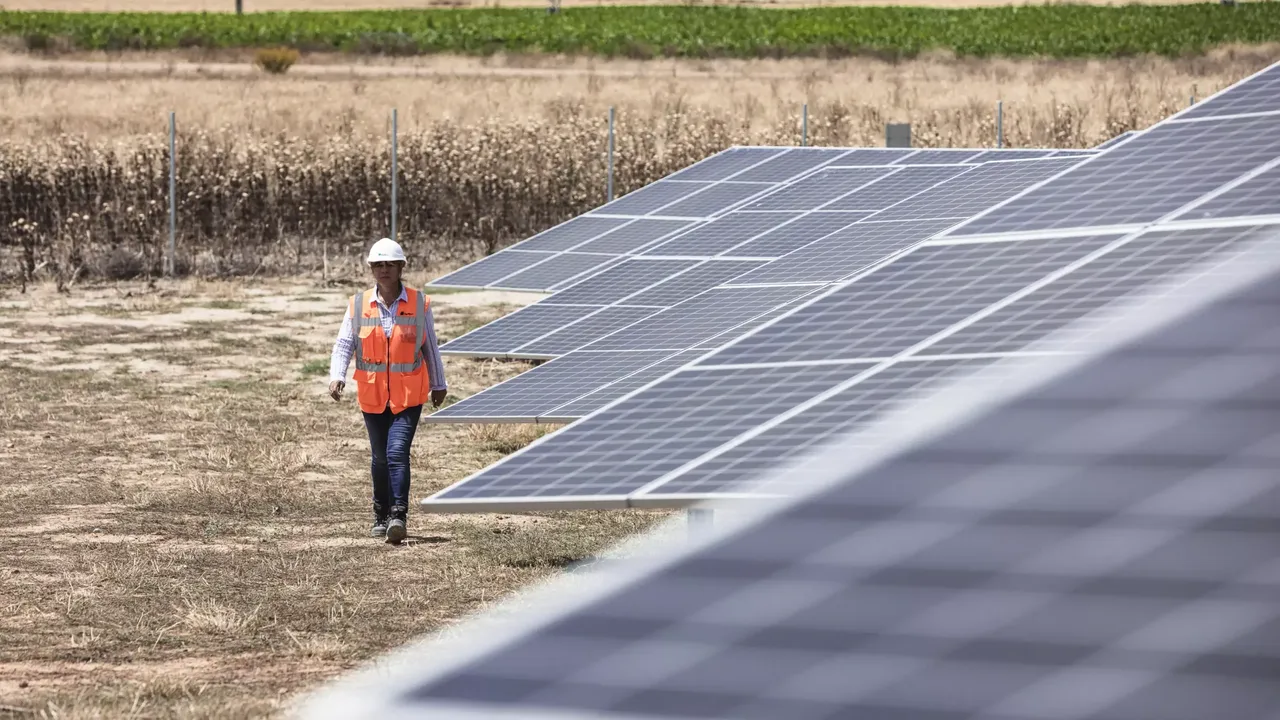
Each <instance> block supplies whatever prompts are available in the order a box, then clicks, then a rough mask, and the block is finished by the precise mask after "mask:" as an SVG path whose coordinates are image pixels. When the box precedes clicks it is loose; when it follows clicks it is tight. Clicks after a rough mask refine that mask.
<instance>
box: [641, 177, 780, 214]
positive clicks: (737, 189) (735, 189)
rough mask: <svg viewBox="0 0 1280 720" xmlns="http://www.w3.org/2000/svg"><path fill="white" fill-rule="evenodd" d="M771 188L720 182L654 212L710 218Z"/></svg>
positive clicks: (755, 184) (768, 186)
mask: <svg viewBox="0 0 1280 720" xmlns="http://www.w3.org/2000/svg"><path fill="white" fill-rule="evenodd" d="M773 188H774V185H771V184H768V183H743V182H734V181H725V182H720V183H716V184H715V185H712V186H711V187H709V188H707V189H706V190H703V191H702V192H700V193H698V194H696V195H690V196H689V197H687V198H685V199H684V200H681V201H679V202H676V203H673V204H671V205H668V206H666V207H664V208H662V209H661V210H659V211H655V212H656V213H657V214H659V215H670V216H671V217H711V216H712V215H715V214H716V213H719V212H723V211H724V210H726V209H728V208H730V207H732V206H733V205H735V204H737V203H739V202H742V201H743V200H746V199H747V198H749V197H751V196H753V195H758V194H760V193H762V192H765V191H767V190H771V189H773Z"/></svg>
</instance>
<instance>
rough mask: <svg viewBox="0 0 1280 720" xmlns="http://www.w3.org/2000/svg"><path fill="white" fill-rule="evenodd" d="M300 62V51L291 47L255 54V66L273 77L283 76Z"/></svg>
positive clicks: (266, 50) (264, 50)
mask: <svg viewBox="0 0 1280 720" xmlns="http://www.w3.org/2000/svg"><path fill="white" fill-rule="evenodd" d="M296 62H298V51H297V50H294V49H293V48H289V47H281V48H263V49H261V50H259V51H258V52H257V53H255V54H254V59H253V64H255V65H257V66H258V67H260V68H262V69H263V70H266V71H267V72H269V73H271V74H272V75H282V74H284V73H285V72H286V71H288V69H289V68H291V67H293V64H294V63H296Z"/></svg>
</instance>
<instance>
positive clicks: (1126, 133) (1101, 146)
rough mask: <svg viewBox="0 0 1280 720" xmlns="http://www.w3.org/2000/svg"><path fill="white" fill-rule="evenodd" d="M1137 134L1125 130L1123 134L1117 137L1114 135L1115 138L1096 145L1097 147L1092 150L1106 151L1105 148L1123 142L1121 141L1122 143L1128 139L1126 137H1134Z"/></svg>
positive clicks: (1135, 131) (1134, 131) (1133, 131)
mask: <svg viewBox="0 0 1280 720" xmlns="http://www.w3.org/2000/svg"><path fill="white" fill-rule="evenodd" d="M1137 132H1138V131H1137V130H1125V131H1124V132H1122V133H1120V134H1119V135H1116V136H1115V137H1113V138H1111V139H1110V140H1106V141H1104V142H1101V143H1098V145H1097V146H1096V147H1095V148H1094V149H1095V150H1106V149H1107V148H1109V147H1111V146H1112V145H1119V144H1120V143H1121V142H1123V141H1124V139H1125V138H1128V137H1130V136H1132V135H1136V134H1137Z"/></svg>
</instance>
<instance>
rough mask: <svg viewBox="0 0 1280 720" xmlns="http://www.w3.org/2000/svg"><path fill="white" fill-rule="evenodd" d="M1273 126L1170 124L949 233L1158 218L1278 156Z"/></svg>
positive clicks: (1269, 122)
mask: <svg viewBox="0 0 1280 720" xmlns="http://www.w3.org/2000/svg"><path fill="white" fill-rule="evenodd" d="M1278 123H1280V120H1277V118H1275V117H1268V116H1263V117H1247V118H1228V119H1223V120H1218V121H1214V122H1194V123H1170V124H1165V125H1159V126H1156V127H1153V128H1151V129H1150V130H1146V131H1144V132H1143V133H1142V134H1140V135H1139V136H1137V137H1135V138H1133V139H1132V140H1129V141H1128V142H1126V143H1124V144H1123V145H1119V146H1116V147H1114V148H1112V149H1110V150H1108V151H1106V152H1103V153H1100V154H1098V155H1096V156H1094V157H1091V158H1087V159H1086V160H1084V161H1083V162H1082V163H1081V164H1080V165H1079V166H1077V167H1076V168H1075V169H1073V170H1070V171H1068V172H1066V173H1064V174H1063V175H1062V176H1061V177H1059V178H1056V179H1054V180H1052V181H1050V182H1048V183H1046V184H1045V185H1043V186H1041V187H1039V188H1036V189H1035V190H1032V191H1030V192H1028V193H1027V194H1025V195H1023V196H1021V197H1019V198H1017V199H1016V200H1012V201H1010V202H1009V203H1007V204H1005V205H1003V206H1001V207H999V208H996V209H995V210H993V211H991V212H990V213H988V214H986V215H984V216H982V217H978V218H976V219H974V220H973V221H972V222H969V223H967V224H966V225H965V226H964V227H962V228H959V229H958V230H957V231H956V233H955V234H956V235H978V234H986V233H1002V232H1017V231H1025V230H1046V229H1054V228H1067V227H1097V226H1101V225H1121V224H1128V223H1144V222H1150V221H1154V220H1157V219H1159V218H1161V217H1163V216H1164V215H1166V214H1168V213H1171V212H1173V211H1174V210H1177V209H1178V208H1180V207H1182V206H1183V205H1185V204H1187V203H1189V202H1191V201H1192V200H1195V199H1196V198H1198V197H1200V196H1201V195H1204V194H1206V193H1208V192H1211V191H1213V190H1215V189H1217V188H1219V187H1221V186H1222V185H1223V184H1225V183H1227V182H1229V181H1231V180H1234V179H1236V178H1238V177H1240V176H1242V175H1244V174H1245V173H1247V172H1249V171H1250V170H1253V169H1255V168H1257V167H1259V166H1261V165H1262V164H1263V163H1265V162H1267V161H1269V160H1272V159H1274V158H1275V157H1276V156H1277V155H1280V132H1276V128H1277V124H1278Z"/></svg>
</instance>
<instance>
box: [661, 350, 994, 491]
mask: <svg viewBox="0 0 1280 720" xmlns="http://www.w3.org/2000/svg"><path fill="white" fill-rule="evenodd" d="M990 362H992V361H991V360H985V359H984V360H978V359H967V358H942V359H934V360H928V361H915V360H906V361H902V362H898V363H894V364H893V365H890V366H888V367H886V368H884V369H883V370H880V371H878V372H876V373H874V374H871V375H868V376H866V377H864V378H863V379H861V380H858V381H857V382H854V383H853V384H852V385H849V386H848V387H846V388H844V389H841V390H840V391H839V392H837V393H834V394H832V395H831V397H829V398H826V399H824V400H822V401H821V402H818V403H815V404H814V405H813V406H812V407H809V408H806V409H805V410H803V411H801V412H799V413H798V414H796V415H794V416H793V417H791V418H788V419H787V420H784V421H782V422H780V423H778V424H777V425H774V426H773V427H770V428H769V429H768V430H766V431H765V432H762V433H759V434H758V435H756V436H754V437H752V438H750V439H748V440H746V441H743V442H741V443H739V444H737V445H734V446H733V447H730V448H726V449H724V450H722V451H720V452H717V453H716V454H715V456H714V457H711V458H709V459H707V460H705V461H703V462H702V463H700V464H698V465H697V466H696V467H693V468H690V469H688V470H685V471H684V472H682V473H680V475H679V476H677V477H675V478H673V479H671V480H669V481H667V482H665V483H663V484H662V485H660V486H658V487H657V488H654V489H653V490H651V491H649V493H648V494H650V495H681V494H699V495H710V494H717V493H722V492H728V491H733V490H738V491H743V490H751V489H755V488H753V487H749V485H750V484H751V482H752V481H753V480H756V479H759V477H761V476H762V475H761V474H762V473H766V472H768V471H770V470H774V469H776V468H778V467H779V466H780V465H782V464H783V463H785V462H786V461H788V460H790V459H791V458H794V457H798V456H800V455H801V454H803V453H804V452H805V451H807V450H809V449H810V448H812V447H814V446H816V445H818V444H820V443H824V442H826V441H827V440H829V439H830V438H832V437H833V436H837V435H840V434H843V433H848V432H850V431H852V430H854V429H857V428H861V427H864V426H867V425H870V424H872V423H874V422H875V420H876V419H877V418H879V417H880V416H882V415H883V414H884V413H885V412H886V411H887V410H888V409H890V407H891V406H894V405H897V404H899V403H903V402H907V401H910V400H915V399H918V398H919V397H921V396H922V395H924V394H925V393H927V392H929V391H930V390H932V389H933V388H935V387H936V385H937V383H940V382H942V381H943V380H945V379H947V378H948V376H951V375H953V374H955V373H960V372H964V371H966V370H968V369H971V368H974V367H978V366H981V365H983V364H985V363H990ZM843 367H845V368H846V369H847V378H848V379H850V380H852V379H854V378H856V377H857V376H858V375H859V374H861V373H864V372H867V371H868V370H870V369H871V368H872V367H873V366H872V365H869V364H865V363H850V364H848V365H844V366H843ZM788 410H790V408H778V413H779V414H781V413H783V412H786V411H788ZM851 447H852V446H851ZM771 490H772V489H771Z"/></svg>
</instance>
